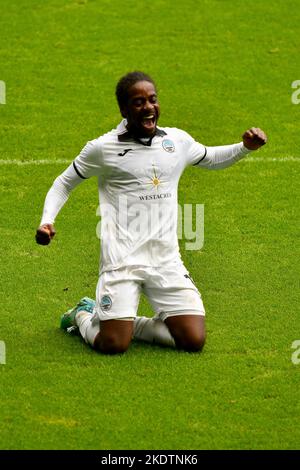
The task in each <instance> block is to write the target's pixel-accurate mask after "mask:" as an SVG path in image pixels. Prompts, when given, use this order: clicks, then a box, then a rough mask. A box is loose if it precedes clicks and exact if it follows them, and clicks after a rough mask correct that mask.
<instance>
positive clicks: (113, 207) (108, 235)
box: [74, 121, 206, 271]
mask: <svg viewBox="0 0 300 470" xmlns="http://www.w3.org/2000/svg"><path fill="white" fill-rule="evenodd" d="M143 140H144V141H136V140H134V139H133V138H132V136H130V134H129V133H128V131H127V129H126V126H125V122H124V121H122V122H121V124H120V125H119V126H118V127H117V129H115V130H112V131H111V132H108V133H107V134H105V135H103V136H101V137H99V138H98V139H95V140H92V141H90V142H88V143H87V145H86V146H85V147H84V149H83V150H82V151H81V153H80V154H79V155H78V157H77V158H76V159H75V160H74V168H75V171H76V172H77V174H78V175H79V176H81V177H82V178H89V177H91V176H97V177H98V187H99V198H100V213H101V250H102V256H101V271H109V270H112V269H118V268H120V267H123V266H128V265H142V266H157V267H159V266H163V265H165V264H169V265H170V264H172V263H176V262H178V258H179V259H180V254H179V247H178V241H177V188H178V182H179V178H180V176H181V174H182V172H183V170H184V169H185V167H186V166H187V165H189V164H194V163H196V162H197V161H199V160H201V159H202V158H203V157H204V155H205V153H206V148H205V147H204V146H203V145H201V144H199V143H196V142H195V141H194V140H193V139H192V138H191V137H190V136H189V135H188V134H187V133H186V132H184V131H181V130H179V129H175V128H158V129H157V133H156V135H155V136H154V137H153V138H152V139H151V141H149V139H147V141H145V139H143Z"/></svg>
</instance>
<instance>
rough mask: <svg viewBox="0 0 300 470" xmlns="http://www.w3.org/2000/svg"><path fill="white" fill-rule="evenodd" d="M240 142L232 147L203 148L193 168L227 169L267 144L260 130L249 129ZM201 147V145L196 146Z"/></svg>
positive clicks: (264, 135)
mask: <svg viewBox="0 0 300 470" xmlns="http://www.w3.org/2000/svg"><path fill="white" fill-rule="evenodd" d="M242 139H243V140H242V142H239V143H238V144H232V145H222V146H216V147H203V146H202V147H203V148H204V151H203V152H202V155H201V156H200V158H199V159H198V160H197V161H196V162H193V163H192V164H193V165H194V166H199V167H204V168H208V169H211V170H218V169H222V168H227V167H228V166H231V165H233V164H234V163H236V162H238V161H239V160H241V159H242V158H244V157H245V156H246V155H247V154H249V153H250V152H252V151H253V150H257V149H259V148H260V147H262V146H263V145H265V144H266V142H267V136H266V134H265V133H264V131H262V130H261V129H259V128H257V127H251V129H248V130H247V131H246V132H244V134H243V136H242ZM198 145H201V144H198Z"/></svg>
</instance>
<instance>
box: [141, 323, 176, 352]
mask: <svg viewBox="0 0 300 470" xmlns="http://www.w3.org/2000/svg"><path fill="white" fill-rule="evenodd" d="M133 338H134V339H139V340H141V341H146V342H147V343H156V344H162V345H164V346H173V347H175V341H174V338H173V336H172V335H171V333H170V331H169V328H168V327H167V325H166V324H165V323H164V322H163V321H161V320H159V319H158V318H147V317H136V318H135V320H134V332H133Z"/></svg>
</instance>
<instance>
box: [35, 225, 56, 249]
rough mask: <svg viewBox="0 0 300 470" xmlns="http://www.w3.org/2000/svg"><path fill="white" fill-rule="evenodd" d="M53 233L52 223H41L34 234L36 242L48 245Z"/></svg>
mask: <svg viewBox="0 0 300 470" xmlns="http://www.w3.org/2000/svg"><path fill="white" fill-rule="evenodd" d="M54 235H55V230H54V227H53V225H52V224H45V225H41V226H40V227H39V228H38V229H37V231H36V234H35V239H36V242H37V243H38V244H39V245H49V243H50V242H51V240H52V238H53V237H54Z"/></svg>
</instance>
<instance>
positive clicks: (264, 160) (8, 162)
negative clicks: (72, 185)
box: [0, 155, 300, 166]
mask: <svg viewBox="0 0 300 470" xmlns="http://www.w3.org/2000/svg"><path fill="white" fill-rule="evenodd" d="M243 162H249V163H256V162H259V163H260V162H262V163H270V162H276V163H284V162H300V157H292V156H291V155H290V156H287V157H280V158H276V157H265V158H264V157H246V158H244V159H243ZM71 163H72V160H71V161H70V160H0V165H17V166H26V165H70V164H71Z"/></svg>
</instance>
